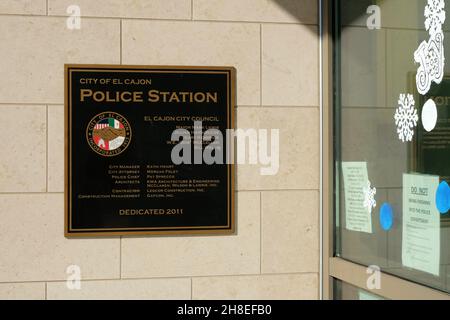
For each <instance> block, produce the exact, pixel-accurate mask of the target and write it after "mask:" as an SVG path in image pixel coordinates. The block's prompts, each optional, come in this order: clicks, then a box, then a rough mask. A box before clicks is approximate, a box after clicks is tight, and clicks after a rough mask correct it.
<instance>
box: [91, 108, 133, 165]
mask: <svg viewBox="0 0 450 320" xmlns="http://www.w3.org/2000/svg"><path fill="white" fill-rule="evenodd" d="M86 139H87V142H88V144H89V146H90V147H91V148H92V150H94V151H95V152H96V153H98V154H99V155H102V156H105V157H112V156H117V155H118V154H120V153H122V152H123V151H124V150H125V149H126V148H127V147H128V145H129V144H130V140H131V127H130V124H129V123H128V121H127V119H125V118H124V117H123V116H122V115H120V114H118V113H116V112H109V111H108V112H102V113H99V114H98V115H96V116H95V117H93V118H92V119H91V121H90V122H89V124H88V126H87V128H86Z"/></svg>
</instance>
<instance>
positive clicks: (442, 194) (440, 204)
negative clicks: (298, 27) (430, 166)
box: [436, 181, 450, 214]
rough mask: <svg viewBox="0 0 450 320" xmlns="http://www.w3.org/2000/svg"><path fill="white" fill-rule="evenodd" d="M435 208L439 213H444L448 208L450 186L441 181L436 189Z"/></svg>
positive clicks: (449, 205) (449, 203)
mask: <svg viewBox="0 0 450 320" xmlns="http://www.w3.org/2000/svg"><path fill="white" fill-rule="evenodd" d="M436 208H437V209H438V210H439V212H440V213H441V214H446V213H447V211H448V210H449V209H450V187H449V186H448V184H447V182H445V181H442V182H441V183H440V184H439V186H438V188H437V190H436Z"/></svg>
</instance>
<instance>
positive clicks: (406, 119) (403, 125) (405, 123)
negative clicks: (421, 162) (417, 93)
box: [394, 93, 419, 142]
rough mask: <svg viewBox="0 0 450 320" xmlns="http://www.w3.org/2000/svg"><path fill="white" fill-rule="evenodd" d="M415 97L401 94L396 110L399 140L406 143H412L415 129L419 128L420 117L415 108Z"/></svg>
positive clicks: (395, 117)
mask: <svg viewBox="0 0 450 320" xmlns="http://www.w3.org/2000/svg"><path fill="white" fill-rule="evenodd" d="M414 105H415V102H414V97H413V96H412V94H409V93H408V94H407V95H405V94H403V93H402V94H400V97H399V99H398V107H397V110H395V115H394V119H395V125H396V126H397V133H398V138H399V139H400V140H402V142H405V141H411V140H412V138H413V136H414V128H415V127H416V126H417V121H418V120H419V116H418V115H417V109H416V108H415V106H414Z"/></svg>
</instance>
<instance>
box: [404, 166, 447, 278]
mask: <svg viewBox="0 0 450 320" xmlns="http://www.w3.org/2000/svg"><path fill="white" fill-rule="evenodd" d="M438 185H439V177H438V176H431V175H419V174H404V175H403V233H402V263H403V265H404V266H406V267H409V268H413V269H416V270H420V271H424V272H427V273H431V274H433V275H436V276H438V275H439V252H440V239H441V237H440V225H439V223H440V214H439V212H438V210H437V208H436V205H435V198H436V190H437V187H438Z"/></svg>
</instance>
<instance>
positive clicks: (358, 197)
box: [342, 162, 372, 233]
mask: <svg viewBox="0 0 450 320" xmlns="http://www.w3.org/2000/svg"><path fill="white" fill-rule="evenodd" d="M342 174H343V176H344V193H345V228H346V229H347V230H352V231H359V232H367V233H372V217H371V215H370V212H369V211H368V209H367V208H365V207H364V192H363V190H364V188H365V187H366V186H367V181H368V174H367V163H366V162H342Z"/></svg>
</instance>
